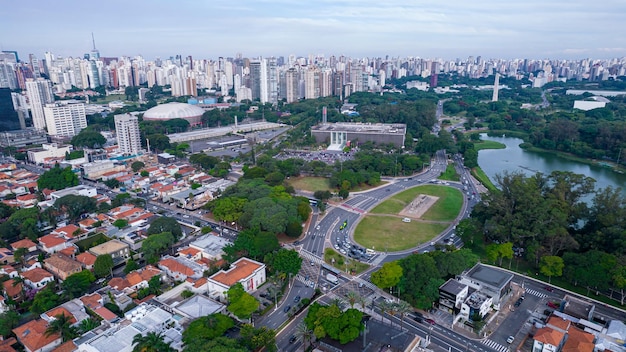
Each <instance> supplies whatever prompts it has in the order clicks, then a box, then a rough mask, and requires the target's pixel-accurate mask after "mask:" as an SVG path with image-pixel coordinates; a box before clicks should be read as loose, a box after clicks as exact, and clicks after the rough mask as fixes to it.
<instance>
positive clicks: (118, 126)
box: [114, 114, 141, 155]
mask: <svg viewBox="0 0 626 352" xmlns="http://www.w3.org/2000/svg"><path fill="white" fill-rule="evenodd" d="M114 119H115V133H116V135H117V145H118V148H119V152H120V153H124V154H125V155H137V154H139V152H140V151H141V136H140V134H139V119H138V118H137V116H133V115H131V114H123V115H115V117H114Z"/></svg>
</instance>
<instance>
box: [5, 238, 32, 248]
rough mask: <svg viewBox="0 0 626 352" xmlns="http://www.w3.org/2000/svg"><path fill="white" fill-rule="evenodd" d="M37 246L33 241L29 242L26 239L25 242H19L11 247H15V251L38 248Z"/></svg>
mask: <svg viewBox="0 0 626 352" xmlns="http://www.w3.org/2000/svg"><path fill="white" fill-rule="evenodd" d="M36 246H37V244H36V243H35V242H33V241H31V240H29V239H28V238H25V239H23V240H19V241H17V242H13V243H11V247H13V249H18V248H31V247H36Z"/></svg>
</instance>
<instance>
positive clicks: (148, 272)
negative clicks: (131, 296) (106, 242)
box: [126, 265, 163, 290]
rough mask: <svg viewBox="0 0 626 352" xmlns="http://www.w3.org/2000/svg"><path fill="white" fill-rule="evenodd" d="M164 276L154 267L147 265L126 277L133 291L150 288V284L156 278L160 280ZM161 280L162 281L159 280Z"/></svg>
mask: <svg viewBox="0 0 626 352" xmlns="http://www.w3.org/2000/svg"><path fill="white" fill-rule="evenodd" d="M162 275H163V272H162V271H161V270H159V269H157V268H155V267H154V266H152V265H147V266H145V267H144V268H141V269H139V270H134V271H131V272H130V273H128V274H127V275H126V281H127V282H128V284H129V285H130V286H129V287H130V288H132V289H133V290H138V289H140V288H144V287H148V282H149V281H150V279H152V278H153V277H155V276H159V278H160V277H161V276H162ZM159 280H160V279H159Z"/></svg>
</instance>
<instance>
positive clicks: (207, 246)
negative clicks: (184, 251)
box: [189, 234, 230, 257]
mask: <svg viewBox="0 0 626 352" xmlns="http://www.w3.org/2000/svg"><path fill="white" fill-rule="evenodd" d="M227 244H230V241H228V240H226V239H224V238H223V237H219V236H215V235H212V234H207V235H204V236H202V237H199V238H198V239H197V240H195V241H193V242H191V243H190V244H189V246H190V247H194V248H197V249H199V250H201V251H203V252H204V253H206V254H208V255H209V256H212V257H217V256H219V255H220V254H222V249H223V248H224V247H225V246H226V245H227Z"/></svg>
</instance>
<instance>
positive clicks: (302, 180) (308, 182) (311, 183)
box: [288, 176, 332, 192]
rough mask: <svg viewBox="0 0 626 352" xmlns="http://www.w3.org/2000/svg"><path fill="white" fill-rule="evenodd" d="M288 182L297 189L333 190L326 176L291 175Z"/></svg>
mask: <svg viewBox="0 0 626 352" xmlns="http://www.w3.org/2000/svg"><path fill="white" fill-rule="evenodd" d="M288 183H289V184H290V185H291V186H293V188H295V189H299V190H303V191H309V192H315V191H331V190H332V188H330V184H329V183H328V178H326V177H312V176H311V177H309V176H302V177H291V178H290V179H289V181H288Z"/></svg>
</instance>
